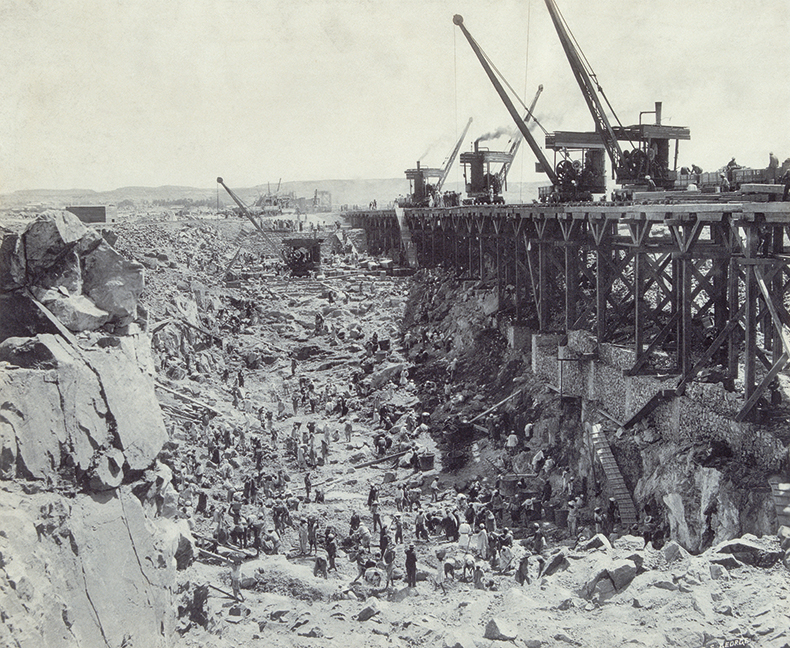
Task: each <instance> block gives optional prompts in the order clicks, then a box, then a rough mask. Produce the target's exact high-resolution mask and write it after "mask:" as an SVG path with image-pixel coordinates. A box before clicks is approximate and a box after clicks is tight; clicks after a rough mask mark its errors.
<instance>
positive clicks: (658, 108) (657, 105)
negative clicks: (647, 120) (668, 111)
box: [656, 101, 661, 126]
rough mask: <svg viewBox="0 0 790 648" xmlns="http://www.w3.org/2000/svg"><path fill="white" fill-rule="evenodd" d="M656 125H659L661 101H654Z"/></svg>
mask: <svg viewBox="0 0 790 648" xmlns="http://www.w3.org/2000/svg"><path fill="white" fill-rule="evenodd" d="M656 126H661V102H660V101H656Z"/></svg>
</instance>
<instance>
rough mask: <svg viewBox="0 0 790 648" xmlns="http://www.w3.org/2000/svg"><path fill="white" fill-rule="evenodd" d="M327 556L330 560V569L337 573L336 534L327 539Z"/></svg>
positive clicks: (331, 534)
mask: <svg viewBox="0 0 790 648" xmlns="http://www.w3.org/2000/svg"><path fill="white" fill-rule="evenodd" d="M326 554H327V558H328V559H329V569H330V570H331V569H334V570H335V571H337V567H336V566H335V556H337V542H336V541H335V534H334V533H330V534H329V535H328V536H327V537H326Z"/></svg>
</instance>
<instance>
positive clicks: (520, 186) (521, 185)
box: [518, 2, 532, 202]
mask: <svg viewBox="0 0 790 648" xmlns="http://www.w3.org/2000/svg"><path fill="white" fill-rule="evenodd" d="M531 13H532V3H531V2H527V47H526V52H525V54H524V96H525V97H526V96H527V74H528V72H529V19H530V15H531ZM524 157H525V156H524V155H522V156H521V170H520V171H519V177H518V201H519V202H521V201H522V200H523V199H524V196H523V194H524Z"/></svg>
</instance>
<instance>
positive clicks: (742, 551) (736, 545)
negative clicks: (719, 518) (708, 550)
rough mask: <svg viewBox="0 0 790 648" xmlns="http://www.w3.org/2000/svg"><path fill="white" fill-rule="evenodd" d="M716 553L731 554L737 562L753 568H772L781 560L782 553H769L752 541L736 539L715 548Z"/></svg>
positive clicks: (769, 551)
mask: <svg viewBox="0 0 790 648" xmlns="http://www.w3.org/2000/svg"><path fill="white" fill-rule="evenodd" d="M716 551H717V553H720V554H724V553H727V554H731V555H733V556H735V558H737V559H738V560H740V561H741V562H743V563H746V564H747V565H752V566H754V567H772V566H773V565H774V564H776V562H777V561H778V560H780V559H781V558H782V552H779V551H771V550H769V549H766V548H765V547H763V546H762V545H760V544H759V543H757V542H754V541H753V540H749V539H747V538H736V539H735V540H728V541H726V542H723V543H721V544H720V545H718V546H717V547H716Z"/></svg>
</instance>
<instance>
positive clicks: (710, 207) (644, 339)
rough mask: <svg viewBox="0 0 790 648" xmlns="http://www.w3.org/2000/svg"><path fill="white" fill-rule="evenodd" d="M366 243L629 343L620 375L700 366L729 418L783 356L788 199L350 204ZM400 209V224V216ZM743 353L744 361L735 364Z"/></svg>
mask: <svg viewBox="0 0 790 648" xmlns="http://www.w3.org/2000/svg"><path fill="white" fill-rule="evenodd" d="M350 216H351V219H352V225H353V226H354V227H362V228H364V229H365V230H366V231H367V236H368V246H369V250H370V251H371V253H374V254H376V253H385V252H388V251H389V252H393V251H394V252H395V253H397V252H398V250H400V254H401V259H402V260H403V262H404V263H406V262H409V264H410V265H415V263H416V265H418V266H419V267H435V266H444V267H447V268H452V269H454V270H455V272H456V273H457V275H458V276H459V278H461V279H470V280H476V281H480V282H482V284H483V285H489V286H491V287H492V288H493V287H496V289H497V291H498V296H499V312H500V313H503V314H507V315H509V316H510V317H511V318H512V320H513V322H514V323H516V324H518V323H524V324H526V325H529V326H531V327H534V328H535V330H536V331H537V332H546V333H550V332H567V331H570V330H577V329H584V330H588V331H590V332H591V333H593V334H594V335H595V336H596V338H597V340H598V342H599V343H601V342H611V343H618V344H627V345H631V346H632V348H633V350H634V353H635V357H636V360H635V362H634V364H633V366H632V367H631V368H630V369H629V370H628V371H627V374H628V375H639V374H651V373H652V374H664V375H673V374H674V375H676V376H677V386H676V388H675V389H674V393H675V394H677V395H682V394H683V392H684V387H685V385H686V384H687V383H688V382H689V381H691V380H694V379H695V378H696V377H699V376H700V375H701V373H703V372H704V373H705V374H706V375H707V376H708V377H710V376H713V377H714V379H715V380H716V381H719V380H721V381H722V382H724V384H725V385H728V388H729V389H734V383H735V379H738V380H739V381H741V382H742V383H743V394H744V397H743V404H742V407H741V409H740V411H739V413H738V415H737V420H744V419H746V418H747V417H748V416H749V413H750V412H752V411H753V409H754V406H755V405H756V404H757V403H758V401H759V400H760V398H761V396H762V397H763V398H765V397H766V396H767V395H768V392H767V391H766V390H767V389H768V388H769V387H770V386H771V385H772V381H773V380H774V378H776V376H777V374H778V373H779V372H780V371H782V369H783V368H784V367H785V365H786V364H787V362H788V359H790V339H788V336H787V335H786V334H785V330H784V327H790V315H788V312H787V310H786V304H787V299H788V286H790V281H789V279H790V268H788V262H790V247H788V246H789V244H790V202H699V203H685V204H630V205H629V204H604V203H600V204H597V203H585V204H578V205H572V204H526V205H491V206H488V205H481V206H464V207H454V208H421V209H404V210H400V209H398V210H397V213H396V210H377V211H361V212H352V213H351V214H350ZM399 222H400V223H401V225H399ZM739 366H740V372H739Z"/></svg>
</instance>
